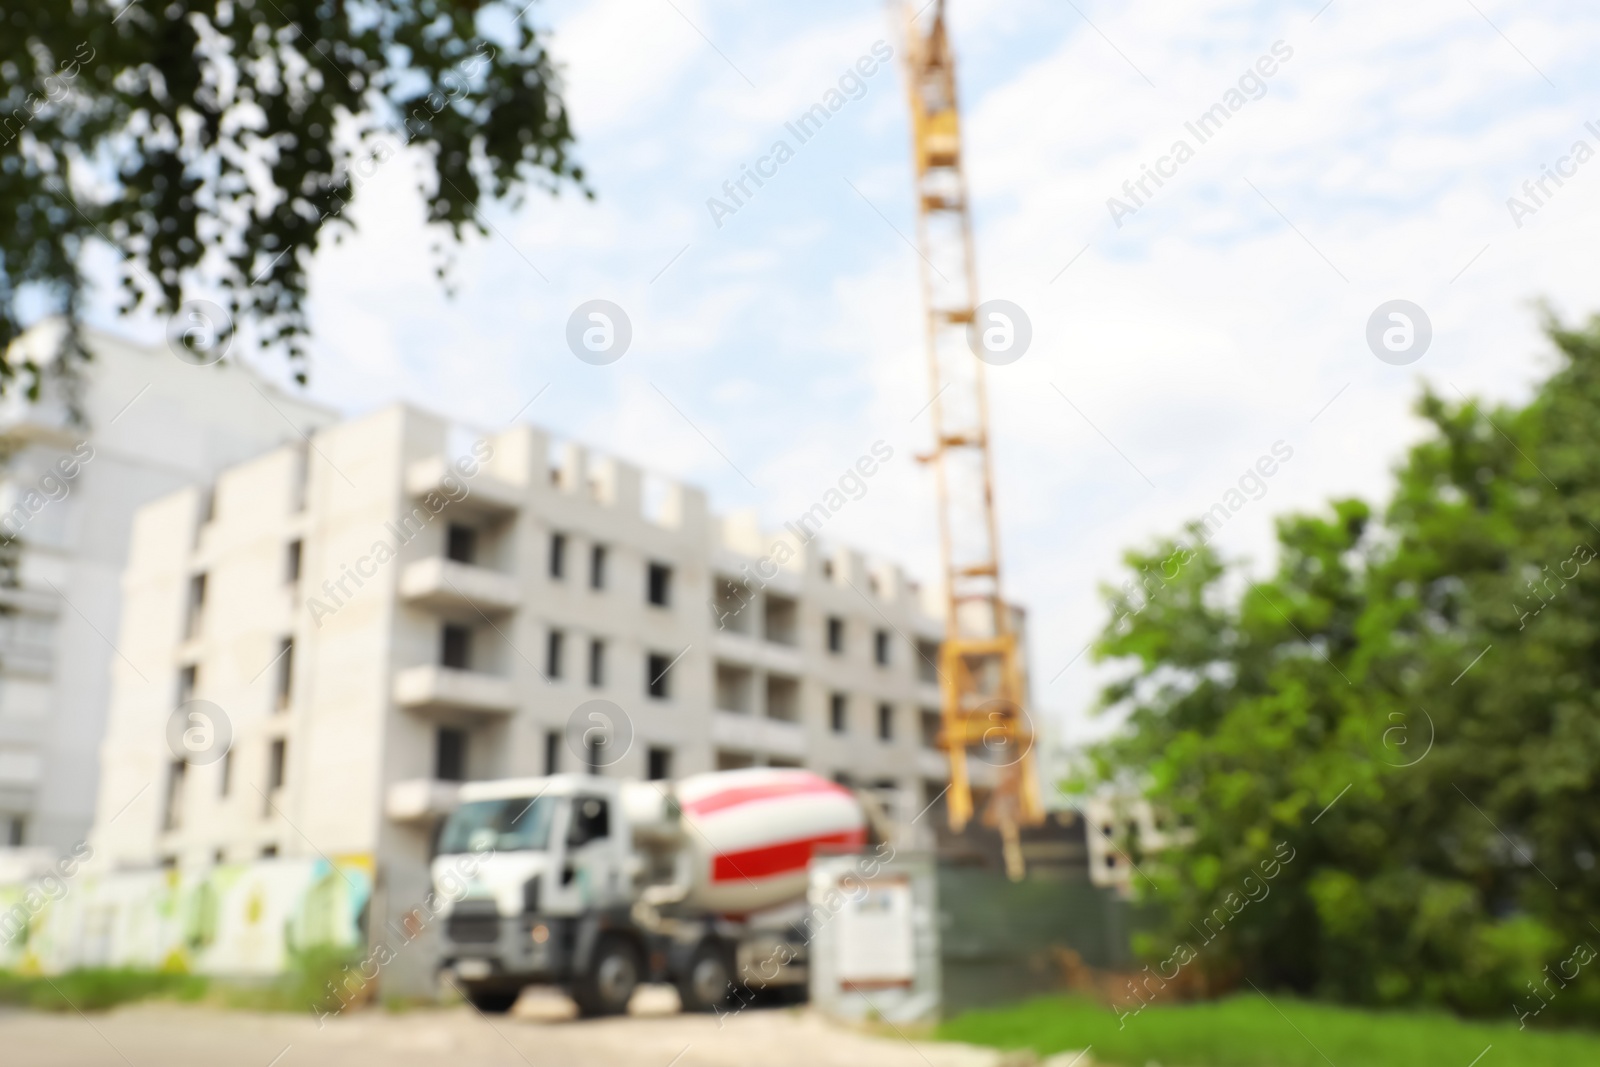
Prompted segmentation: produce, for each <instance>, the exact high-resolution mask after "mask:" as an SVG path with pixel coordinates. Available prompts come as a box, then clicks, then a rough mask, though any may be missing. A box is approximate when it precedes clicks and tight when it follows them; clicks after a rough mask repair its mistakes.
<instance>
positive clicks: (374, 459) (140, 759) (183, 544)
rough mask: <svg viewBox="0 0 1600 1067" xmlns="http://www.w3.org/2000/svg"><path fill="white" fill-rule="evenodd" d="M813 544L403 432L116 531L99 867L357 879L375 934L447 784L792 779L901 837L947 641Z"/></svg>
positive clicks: (588, 477) (905, 597) (356, 428)
mask: <svg viewBox="0 0 1600 1067" xmlns="http://www.w3.org/2000/svg"><path fill="white" fill-rule="evenodd" d="M809 533H810V531H809V530H808V529H805V528H800V529H798V531H794V530H790V529H785V530H784V531H782V532H781V533H779V534H777V535H770V534H763V533H762V532H761V531H760V530H759V529H758V528H757V527H756V525H755V524H754V523H753V522H751V521H749V520H747V519H743V518H739V517H734V518H731V519H717V518H715V517H713V516H712V515H711V514H710V513H709V511H708V509H707V505H706V499H705V496H704V494H703V493H701V492H700V491H699V490H697V489H694V488H692V487H688V486H684V485H679V484H671V483H666V482H658V481H656V480H655V479H653V478H649V477H647V476H646V475H644V474H643V473H642V472H641V471H640V470H639V469H637V468H635V467H632V466H630V465H628V464H626V463H622V462H620V461H618V460H616V459H614V458H610V457H603V456H594V455H590V454H588V453H587V452H586V451H585V450H584V449H582V448H580V447H577V446H572V445H567V446H563V447H562V448H560V449H559V450H557V451H555V452H554V453H552V449H551V442H550V441H549V439H548V438H547V437H546V435H545V434H543V433H542V432H540V431H539V430H537V429H534V428H532V427H528V426H516V427H513V428H511V429H508V430H505V431H504V432H500V433H495V434H492V435H482V436H475V435H473V434H471V433H468V432H465V431H462V430H460V429H459V428H455V427H452V426H451V425H450V424H448V423H447V422H446V421H445V420H443V419H440V418H437V417H434V416H432V415H429V414H426V413H423V412H419V411H417V410H415V409H411V408H408V407H403V406H396V407H391V408H387V409H384V410H382V411H379V412H377V413H374V414H372V415H370V416H367V417H364V418H361V419H358V420H354V421H349V422H344V423H340V424H338V425H334V426H329V427H326V428H324V429H322V430H320V431H318V432H316V433H315V434H313V435H312V436H311V438H310V441H309V445H308V447H305V448H280V449H278V450H276V451H272V452H268V453H266V454H264V455H261V456H259V457H258V458H256V459H254V460H251V461H249V462H245V463H241V464H237V465H234V466H231V467H228V468H227V469H225V470H223V471H222V472H221V473H220V474H219V475H218V477H217V478H216V479H215V482H214V484H211V485H199V486H194V487H190V488H187V489H183V490H180V491H177V492H174V493H171V494H169V495H167V496H164V497H162V498H161V499H159V500H157V501H155V502H153V503H151V504H149V505H147V506H146V507H144V508H143V509H142V510H141V511H140V512H139V513H138V516H137V518H136V520H135V522H134V524H133V530H132V544H131V548H130V552H129V559H128V565H127V569H126V572H125V578H124V594H123V605H122V623H121V627H120V637H119V639H118V645H119V650H120V652H121V656H120V657H119V659H118V661H117V662H116V663H115V664H114V665H113V667H114V675H115V684H114V691H113V695H112V702H111V711H110V723H109V729H108V730H107V733H106V737H105V743H104V747H103V752H102V763H103V781H102V788H101V792H100V801H99V817H98V819H97V826H96V831H95V836H94V838H93V843H94V846H95V848H96V852H97V861H102V862H108V863H110V864H112V865H114V866H117V867H121V868H139V867H147V866H155V865H166V866H174V867H178V868H180V869H185V870H187V869H193V868H198V867H204V866H206V865H213V864H218V863H229V862H239V861H244V860H253V859H258V858H260V857H263V856H265V857H271V856H284V857H296V858H307V857H321V858H323V859H328V860H331V861H334V862H336V863H351V862H356V863H367V864H370V865H371V870H372V873H373V884H374V886H375V888H374V898H373V902H372V911H371V919H372V921H373V922H375V923H386V922H390V921H398V919H399V917H401V916H404V915H405V914H407V913H408V912H409V911H410V909H412V908H413V907H414V906H415V905H416V903H417V902H419V901H421V900H422V899H423V898H424V896H425V895H426V893H427V890H428V885H427V862H428V859H429V855H430V850H431V846H432V840H433V834H434V831H435V829H436V827H437V824H438V821H439V819H440V818H441V817H442V816H443V814H445V813H446V812H447V811H448V810H449V808H450V806H451V804H452V799H453V789H454V784H455V783H457V782H460V781H463V780H472V779H489V778H503V777H512V776H525V775H538V774H544V773H549V772H552V771H572V770H581V769H588V770H590V771H592V772H593V773H599V774H607V775H617V776H625V777H651V778H666V777H674V778H675V777H679V776H682V775H686V774H692V773H695V772H698V771H704V770H709V769H715V768H734V767H743V766H752V765H783V766H806V767H809V768H811V769H814V770H816V771H818V772H821V773H824V774H827V775H830V776H833V777H835V778H837V779H839V780H841V781H848V782H851V783H853V784H859V785H862V786H866V787H870V788H873V789H875V790H876V791H877V792H878V793H879V795H880V796H881V797H882V798H883V800H884V802H885V806H886V807H887V808H888V809H889V811H890V813H891V814H892V815H893V816H894V817H896V818H897V819H898V820H899V821H900V822H901V823H902V824H910V823H911V822H912V820H914V819H915V818H916V816H917V815H918V813H919V812H920V811H921V810H922V808H923V807H924V806H925V805H926V804H927V802H928V800H929V799H931V798H932V797H935V796H936V795H937V794H938V793H939V791H940V790H942V788H943V783H944V776H945V762H944V758H943V755H942V753H940V752H939V751H938V750H937V749H936V748H935V747H934V738H935V735H936V732H937V725H938V711H937V709H938V705H939V692H938V687H937V685H936V674H935V673H934V669H933V664H934V663H935V662H936V660H937V648H938V641H939V636H940V633H941V624H940V622H939V620H937V619H935V618H934V617H933V616H931V615H929V614H928V613H927V612H926V611H925V610H924V609H923V607H922V603H921V596H920V592H919V590H918V589H917V588H916V587H915V586H914V585H913V584H912V583H910V582H909V581H908V580H907V579H906V577H905V575H904V574H903V573H902V572H901V571H900V570H899V569H898V568H896V567H893V566H890V565H873V564H869V563H868V562H867V561H866V560H864V559H863V558H862V557H861V556H860V555H859V554H856V553H852V552H847V551H831V552H823V551H821V550H820V545H819V543H818V542H816V541H815V540H809V541H808V540H807V537H808V535H809ZM780 546H782V547H780ZM931 817H932V816H930V818H931ZM427 958H428V956H427V952H426V951H425V950H423V951H419V952H417V953H414V954H413V958H410V959H408V960H405V961H401V962H400V963H398V964H397V965H396V968H395V973H394V974H392V975H390V979H391V980H393V981H394V982H395V983H396V985H397V986H398V987H399V988H413V989H416V988H421V987H422V985H423V984H424V983H426V982H427V981H429V980H430V978H429V968H428V964H427V963H426V961H427Z"/></svg>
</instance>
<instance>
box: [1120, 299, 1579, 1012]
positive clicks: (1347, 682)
mask: <svg viewBox="0 0 1600 1067" xmlns="http://www.w3.org/2000/svg"><path fill="white" fill-rule="evenodd" d="M1548 329H1549V336H1550V338H1551V340H1552V341H1553V342H1554V347H1555V350H1556V354H1557V360H1558V365H1557V367H1556V369H1555V370H1554V372H1553V374H1552V375H1551V376H1550V377H1549V379H1548V380H1546V381H1545V382H1544V383H1543V385H1542V386H1541V387H1540V388H1539V389H1538V391H1537V393H1536V394H1535V395H1534V397H1533V398H1532V400H1531V401H1530V402H1529V403H1527V404H1526V405H1523V406H1502V407H1499V408H1497V409H1495V410H1493V411H1489V410H1485V409H1484V408H1483V407H1482V406H1481V405H1479V404H1478V403H1476V402H1473V401H1470V400H1467V399H1465V398H1460V399H1458V400H1451V399H1446V398H1443V397H1441V396H1438V395H1435V394H1434V393H1433V392H1431V391H1430V392H1427V393H1425V395H1424V396H1423V398H1422V400H1421V401H1420V403H1419V405H1418V411H1419V413H1420V414H1421V415H1422V416H1423V417H1424V418H1425V419H1427V420H1428V421H1429V422H1431V423H1432V426H1433V430H1432V433H1431V434H1430V435H1429V436H1428V437H1427V439H1425V440H1424V441H1423V442H1422V443H1421V444H1419V445H1417V446H1416V447H1415V448H1414V449H1412V451H1411V453H1410V455H1409V457H1408V459H1407V461H1406V462H1405V463H1404V465H1403V466H1402V467H1401V468H1400V469H1399V471H1398V472H1397V484H1396V488H1395V491H1394V495H1393V498H1392V500H1391V501H1390V503H1389V505H1388V507H1387V509H1386V510H1383V511H1382V512H1381V513H1375V512H1374V510H1373V509H1371V508H1370V507H1369V506H1368V505H1366V504H1365V503H1362V502H1361V501H1357V500H1341V501H1336V502H1333V503H1331V504H1330V505H1329V507H1328V509H1327V510H1326V512H1324V513H1322V514H1318V515H1297V516H1291V517H1288V518H1284V519H1281V520H1279V521H1278V523H1277V540H1278V559H1277V561H1276V568H1275V570H1274V571H1273V573H1272V574H1271V575H1270V577H1267V578H1264V579H1262V580H1260V581H1256V580H1253V579H1252V577H1251V575H1250V573H1249V572H1248V570H1247V569H1246V568H1245V567H1243V566H1242V565H1240V564H1238V563H1232V562H1228V561H1224V560H1222V559H1220V558H1219V556H1218V555H1217V553H1216V552H1215V551H1214V550H1213V549H1211V548H1209V547H1207V546H1206V545H1205V544H1204V540H1205V531H1204V529H1203V528H1201V527H1199V526H1195V527H1191V528H1190V529H1189V530H1188V531H1187V536H1184V537H1180V538H1172V539H1169V540H1168V541H1166V542H1164V543H1162V544H1159V545H1157V546H1156V547H1155V548H1154V549H1153V550H1152V551H1148V552H1132V553H1129V554H1128V555H1127V556H1126V563H1127V564H1128V566H1129V568H1130V569H1131V570H1132V571H1133V572H1134V575H1135V578H1136V579H1138V578H1143V579H1144V587H1143V589H1141V590H1138V591H1136V592H1133V593H1130V592H1128V591H1126V589H1125V590H1124V591H1117V590H1111V589H1108V590H1107V596H1108V601H1109V603H1110V606H1111V608H1112V612H1113V620H1112V622H1111V623H1110V624H1109V625H1108V626H1107V628H1106V629H1105V631H1104V632H1103V633H1102V635H1101V636H1100V638H1099V639H1098V642H1097V644H1096V648H1095V652H1096V655H1097V656H1098V657H1100V658H1101V659H1109V660H1114V661H1117V662H1120V663H1123V664H1124V665H1126V667H1127V668H1128V669H1127V671H1126V673H1125V674H1123V675H1122V676H1121V677H1120V678H1119V679H1118V680H1117V681H1116V682H1115V683H1114V684H1113V685H1111V686H1109V687H1108V688H1107V690H1106V691H1105V693H1104V694H1103V697H1102V705H1103V706H1104V707H1105V708H1107V709H1111V710H1113V711H1115V712H1118V713H1122V714H1125V715H1126V716H1127V720H1126V728H1125V729H1124V730H1123V731H1122V732H1121V733H1119V734H1118V736H1116V737H1115V738H1114V739H1112V740H1111V741H1109V742H1107V743H1105V744H1104V745H1102V746H1100V747H1099V748H1097V749H1096V750H1095V751H1094V752H1093V754H1092V760H1093V767H1094V776H1095V777H1098V778H1099V779H1101V780H1105V781H1116V782H1120V783H1123V784H1127V783H1137V785H1138V787H1139V788H1141V789H1142V790H1143V791H1144V792H1145V793H1146V795H1148V796H1149V797H1150V798H1151V799H1152V800H1153V801H1154V802H1156V803H1157V804H1158V805H1160V806H1162V807H1164V808H1165V809H1167V810H1169V811H1171V812H1172V813H1173V815H1174V816H1175V817H1176V818H1177V819H1178V820H1179V821H1180V822H1181V823H1182V824H1183V825H1184V826H1185V827H1186V828H1187V829H1188V830H1189V831H1190V832H1192V834H1193V839H1192V841H1191V842H1190V843H1189V844H1188V845H1187V846H1186V847H1182V848H1177V849H1172V850H1168V851H1167V852H1165V853H1163V854H1161V855H1159V856H1153V855H1147V856H1144V857H1142V858H1140V869H1141V871H1142V872H1143V873H1144V874H1145V875H1147V876H1148V877H1147V878H1144V879H1141V881H1140V884H1141V886H1142V887H1143V890H1144V892H1145V893H1146V894H1148V895H1149V896H1150V897H1151V898H1153V899H1157V900H1160V901H1162V902H1163V903H1164V904H1165V905H1166V908H1165V911H1166V913H1167V915H1168V917H1169V921H1168V923H1167V924H1166V928H1165V929H1164V930H1163V932H1162V933H1161V935H1160V936H1159V937H1157V938H1156V939H1155V940H1154V941H1152V943H1151V944H1150V945H1149V946H1148V947H1149V949H1150V951H1151V952H1153V953H1156V954H1157V955H1159V956H1160V957H1161V958H1162V959H1163V960H1165V959H1170V958H1171V956H1172V949H1173V947H1174V945H1176V944H1179V943H1182V944H1186V945H1188V946H1189V947H1190V948H1191V949H1192V951H1193V952H1194V957H1195V958H1194V959H1193V961H1192V963H1189V964H1188V966H1191V967H1195V968H1198V969H1200V971H1202V972H1203V973H1204V974H1206V975H1208V976H1209V977H1210V978H1211V980H1212V982H1213V984H1214V985H1220V986H1222V987H1226V986H1228V985H1230V984H1235V983H1238V982H1239V981H1241V980H1242V979H1249V980H1251V981H1253V982H1256V983H1257V984H1260V985H1262V986H1263V987H1264V988H1265V987H1268V986H1276V987H1280V988H1286V989H1291V990H1294V991H1297V992H1300V993H1304V994H1311V995H1320V996H1327V997H1332V998H1337V999H1341V1000H1347V1001H1353V1002H1358V1003H1369V1004H1392V1003H1435V1004H1444V1005H1448V1006H1450V1007H1453V1008H1456V1009H1458V1010H1463V1011H1471V1012H1510V1011H1512V1010H1513V1004H1515V1005H1516V1006H1517V1007H1516V1010H1519V1011H1528V1012H1532V1011H1533V1010H1534V1009H1539V1013H1538V1014H1530V1015H1528V1019H1529V1020H1530V1021H1537V1022H1541V1023H1542V1022H1548V1021H1549V1020H1551V1019H1572V1018H1579V1017H1583V1016H1584V1015H1586V1014H1587V1015H1588V1017H1590V1018H1592V1017H1593V1012H1594V1010H1595V1009H1596V1007H1600V958H1596V957H1594V956H1593V953H1594V952H1595V950H1596V949H1600V929H1597V928H1596V926H1595V925H1594V923H1595V922H1596V915H1597V914H1600V869H1597V865H1596V854H1597V853H1600V563H1597V562H1594V560H1595V556H1596V554H1597V551H1600V528H1597V527H1600V463H1597V459H1600V317H1597V318H1595V319H1594V320H1592V321H1591V322H1590V324H1589V325H1588V326H1587V328H1585V329H1579V330H1574V329H1564V328H1561V327H1560V326H1558V325H1556V324H1554V323H1551V324H1550V325H1549V327H1548ZM1152 575H1155V576H1157V577H1156V578H1155V579H1154V580H1153V581H1152V580H1151V576H1152ZM1279 843H1283V844H1284V845H1285V846H1286V847H1287V848H1288V849H1289V850H1292V854H1293V859H1292V860H1289V861H1288V862H1285V863H1283V864H1282V865H1281V869H1279V870H1278V871H1277V873H1276V876H1275V877H1274V878H1272V879H1270V880H1267V879H1265V878H1264V876H1263V874H1262V871H1261V864H1262V862H1263V861H1264V860H1270V859H1271V858H1272V857H1273V854H1274V849H1275V848H1276V847H1277V846H1278V844H1279ZM1246 879H1254V881H1253V882H1250V883H1248V885H1247V883H1246ZM1247 889H1249V892H1247ZM1229 894H1234V895H1233V897H1232V898H1231V906H1230V900H1229V896H1228V895H1229ZM1252 894H1254V895H1255V896H1257V897H1258V899H1255V900H1251V899H1249V897H1250V896H1251V895H1252ZM1241 904H1242V906H1240V905H1241ZM1219 907H1221V908H1222V910H1221V911H1220V912H1219V911H1218V910H1217V909H1218V908H1219ZM1208 917H1210V920H1211V921H1210V922H1209V923H1208V922H1207V918H1208ZM1586 957H1587V958H1586ZM1170 969H1171V968H1170V967H1169V968H1168V970H1169V971H1170ZM1574 971H1576V972H1577V973H1576V975H1574V973H1573V972H1574ZM1530 982H1531V983H1533V984H1532V986H1531V987H1530V985H1529V984H1528V983H1530Z"/></svg>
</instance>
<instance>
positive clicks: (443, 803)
mask: <svg viewBox="0 0 1600 1067" xmlns="http://www.w3.org/2000/svg"><path fill="white" fill-rule="evenodd" d="M460 798H461V783H459V782H441V781H438V780H437V779H434V778H412V779H408V780H407V781H403V782H395V783H393V784H392V785H390V786H389V791H388V793H387V794H385V796H384V802H383V813H384V814H385V815H387V816H388V817H389V818H390V819H393V820H394V821H395V822H402V823H424V824H426V823H431V822H435V821H437V820H439V819H442V818H444V817H445V816H446V815H449V814H450V813H451V812H452V811H455V810H456V805H457V804H459V803H460Z"/></svg>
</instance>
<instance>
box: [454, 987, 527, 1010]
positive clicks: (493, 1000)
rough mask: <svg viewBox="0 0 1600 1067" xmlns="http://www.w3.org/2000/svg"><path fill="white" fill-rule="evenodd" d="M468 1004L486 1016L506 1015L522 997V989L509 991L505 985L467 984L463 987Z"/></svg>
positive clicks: (462, 990)
mask: <svg viewBox="0 0 1600 1067" xmlns="http://www.w3.org/2000/svg"><path fill="white" fill-rule="evenodd" d="M461 992H462V993H463V994H464V995H465V996H466V998H467V1003H469V1004H471V1005H472V1006H473V1007H474V1008H477V1009H478V1010H479V1011H481V1012H483V1013H484V1014H485V1015H504V1014H505V1013H506V1012H508V1011H510V1010H511V1005H513V1004H515V1003H516V1002H517V998H518V997H519V996H521V995H522V990H520V989H507V988H506V987H505V986H503V985H496V986H481V985H470V984H466V985H463V986H462V987H461Z"/></svg>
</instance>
